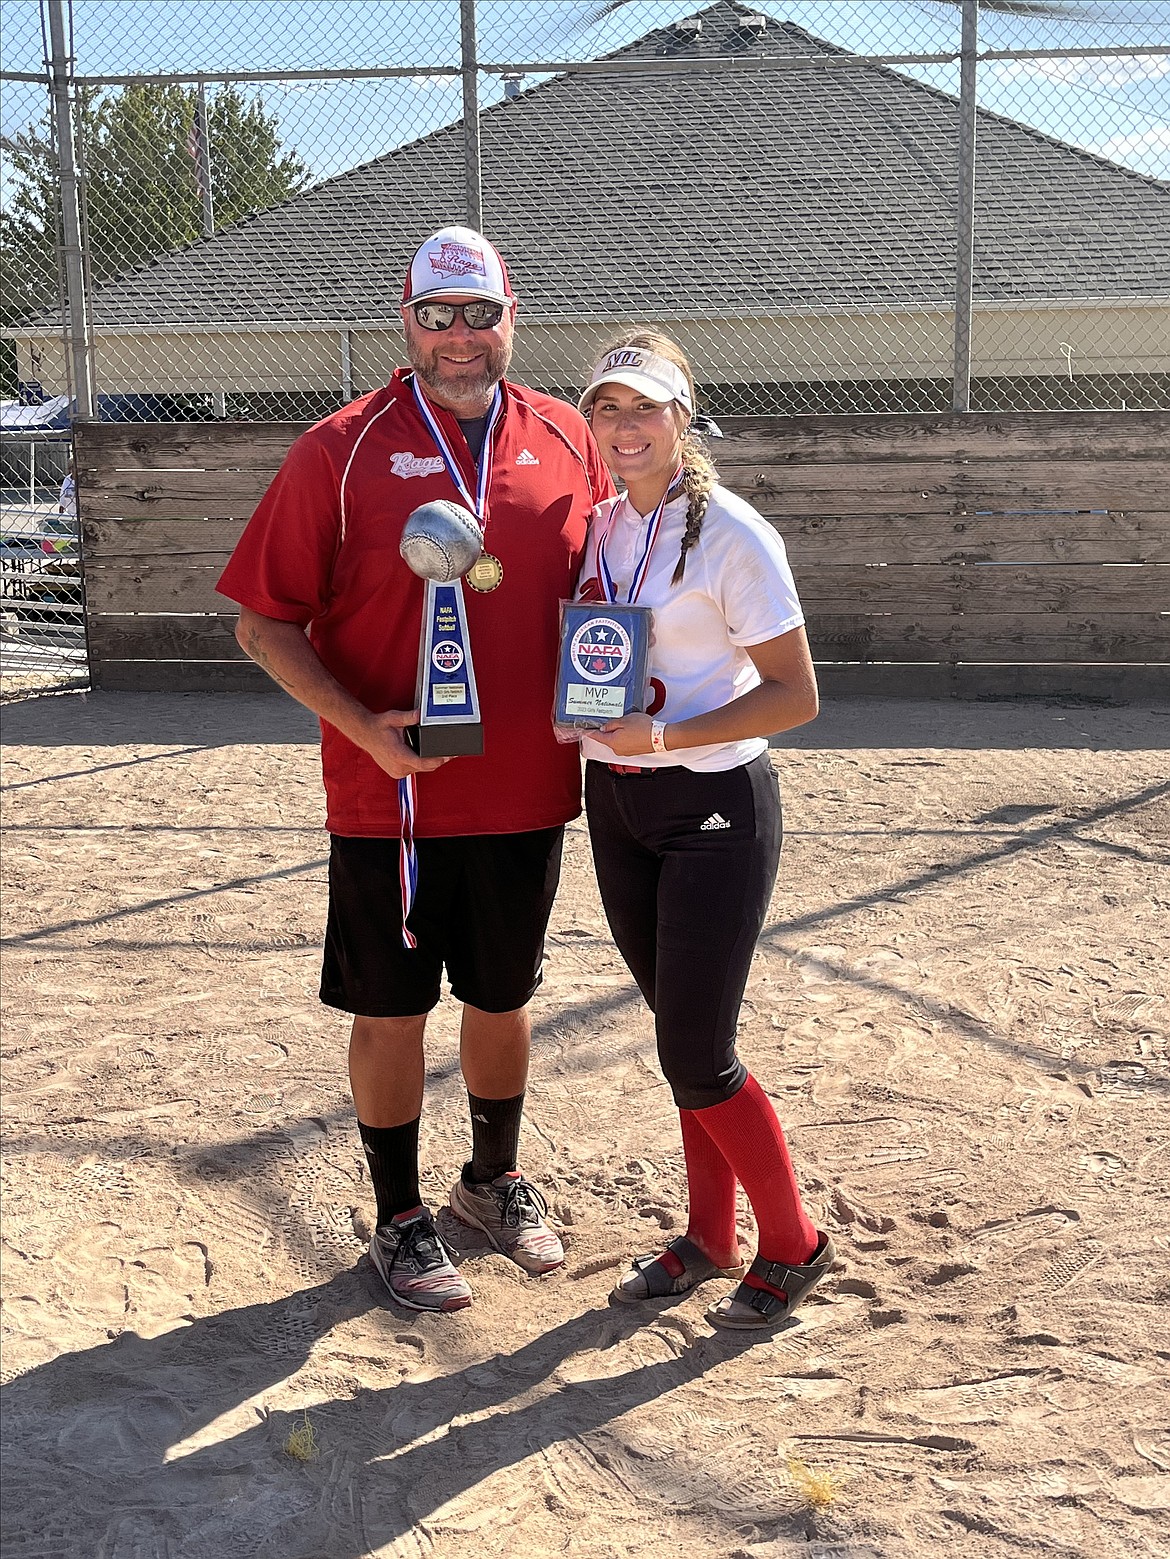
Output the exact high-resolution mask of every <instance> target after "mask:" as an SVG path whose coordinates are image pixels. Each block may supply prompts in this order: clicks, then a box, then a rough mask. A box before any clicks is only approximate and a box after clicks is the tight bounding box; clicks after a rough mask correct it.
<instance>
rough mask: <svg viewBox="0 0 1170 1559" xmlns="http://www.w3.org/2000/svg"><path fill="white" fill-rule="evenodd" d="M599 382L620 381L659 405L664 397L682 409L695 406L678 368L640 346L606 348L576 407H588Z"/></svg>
mask: <svg viewBox="0 0 1170 1559" xmlns="http://www.w3.org/2000/svg"><path fill="white" fill-rule="evenodd" d="M603 384H624V385H626V386H627V387H628V388H629V389H631V390H637V392H638V394H639V395H645V396H646V398H647V399H648V400H652V401H657V402H658V403H659V405H662V406H665V405H666V403H667V401H677V402H678V403H679V405H680V406H681V407H682V408H683V409H684V411H688V412H693V411H694V409H695V407H694V403H693V401H692V400H691V387H690V385H689V384H688V383H687V376H686V374H684V373H683V371H682V369H681V368H679V367H677V366H676V365H675V364H674V363H672V362H671V361H670V360H669V359H668V358H665V357H659V356H658V354H657V353H656V352H647V351H646V350H645V348H644V347H640V346H619V347H615V348H614V350H613V351H612V352H607V353H606V354H605V356H604V357H603V358H602V359H601V361H600V362H599V363H598V365H597V367H596V368H595V369H594V370H593V377H592V378H591V379H590V381H589V384H588V387H587V388H586V390H585V393H584V394H583V395H582V397H581V399H580V400H579V401H578V402H577V407H578V409H579V410H580V411H588V409H589V407H590V406H592V405H593V399H594V396H595V395H596V394H597V392H598V390H599V389H600V388H601V386H602V385H603Z"/></svg>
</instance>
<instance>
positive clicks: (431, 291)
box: [402, 227, 512, 307]
mask: <svg viewBox="0 0 1170 1559" xmlns="http://www.w3.org/2000/svg"><path fill="white" fill-rule="evenodd" d="M469 294H470V295H474V296H475V297H477V298H490V299H491V300H492V302H494V303H511V302H512V284H511V282H510V281H509V280H508V268H507V266H506V265H505V264H504V259H503V256H502V255H501V254H500V252H499V250H498V249H497V248H495V246H494V245H493V244H490V243H488V241H487V239H486V238H485V237H484V236H483V234H482V233H477V232H475V230H474V229H473V228H470V227H441V228H440V229H439V231H438V232H437V233H432V234H431V236H430V237H429V238H427V239H424V240H423V242H422V243H421V244H419V246H418V248H417V249H416V250H415V252H414V258H413V259H412V260H411V262H410V268H409V270H408V271H407V273H406V282H405V285H404V286H403V288H402V302H403V305H404V307H405V306H409V305H410V304H412V303H421V302H422V300H423V299H424V298H450V297H466V296H468V295H469Z"/></svg>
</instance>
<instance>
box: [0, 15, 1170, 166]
mask: <svg viewBox="0 0 1170 1559" xmlns="http://www.w3.org/2000/svg"><path fill="white" fill-rule="evenodd" d="M757 4H758V8H759V9H761V10H766V11H768V12H769V13H770V14H771V15H774V16H777V17H780V18H782V19H785V20H788V21H792V22H796V23H798V24H799V25H801V26H803V27H806V28H807V29H808V30H809V31H810V32H812V33H815V34H816V35H818V36H820V37H823V38H825V39H828V40H829V41H831V42H833V43H836V44H838V45H841V46H843V47H845V48H848V49H851V50H853V51H855V52H857V53H902V52H933V51H940V52H941V51H944V50H951V49H954V48H956V47H957V39H958V27H959V24H958V13H957V11H956V10H955V8H953V7H952V6H950V5H947V4H945V3H943V0H757ZM700 8H701V7H700V5H699V4H698V3H696V0H636V3H633V4H630V5H628V6H626V7H625V8H623V10H622V11H621V12H619V13H617V14H616V15H614V16H611V17H608V18H606V19H605V20H604V21H603V22H601V23H600V24H594V25H587V23H588V19H589V15H590V11H591V7H590V6H589V5H588V4H587V3H583V0H582V3H578V0H480V5H479V9H478V18H479V20H478V26H479V52H480V58H481V59H483V60H485V61H492V62H495V63H504V62H507V61H509V60H518V59H523V60H525V61H539V60H553V59H565V58H588V57H590V56H592V55H596V54H602V53H607V52H609V51H610V50H613V49H616V48H620V47H621V46H622V45H623V44H626V43H629V42H631V41H632V40H633V39H635V38H637V37H639V36H640V35H641V34H642V33H644V32H647V31H649V30H650V29H652V28H654V27H657V26H661V25H662V24H663V23H664V22H668V21H670V20H673V19H675V18H677V17H679V16H685V15H688V14H691V13H692V12H694V11H695V10H697V9H700ZM74 15H75V39H76V51H77V57H78V66H77V68H78V70H79V72H81V73H83V74H115V73H128V72H133V71H139V70H140V71H198V70H204V71H216V70H282V69H312V68H339V69H345V68H349V69H357V68H361V67H367V68H368V67H370V66H376V65H398V66H412V67H418V75H417V76H415V77H412V78H407V79H405V80H398V81H394V82H388V83H376V84H375V83H370V84H361V83H353V84H347V83H341V84H333V83H330V84H323V83H301V84H295V83H290V84H288V85H284V86H282V85H276V84H269V85H265V87H264V88H263V89H262V91H263V97H264V100H265V103H266V104H267V106H268V107H269V109H271V110H272V111H273V112H275V113H276V114H277V115H278V116H279V119H280V122H281V125H282V127H283V137H284V140H285V143H286V144H287V145H289V146H291V147H293V148H295V149H296V150H297V152H298V153H299V154H300V155H301V157H302V158H303V160H304V161H305V162H306V163H307V164H308V165H309V167H310V168H311V170H312V173H313V176H314V178H322V177H326V176H328V175H329V174H332V173H337V172H340V171H342V170H343V169H344V168H346V167H351V166H354V165H355V164H358V163H362V162H366V161H368V160H369V159H370V158H372V157H375V156H379V155H381V154H382V153H384V152H386V151H388V150H390V149H391V148H392V147H393V146H395V145H398V144H401V142H403V141H406V140H412V139H414V138H415V137H417V136H419V135H423V134H425V133H426V132H427V131H428V130H430V129H433V128H435V127H436V126H438V125H440V124H443V123H447V122H449V121H450V120H452V119H454V118H457V117H458V114H459V109H460V95H459V85H458V82H457V81H449V80H448V81H444V80H442V79H441V78H434V77H430V78H428V77H427V76H426V70H427V68H428V67H432V68H433V67H437V66H443V65H454V64H456V63H457V62H458V55H459V7H458V0H75V4H74ZM0 30H2V35H3V45H4V65H5V68H7V69H9V70H37V69H39V68H40V64H41V60H42V56H43V48H42V42H41V21H40V7H39V3H38V0H0ZM982 44H983V47H985V48H1032V49H1039V48H1061V47H1104V46H1123V45H1126V44H1128V45H1156V46H1164V47H1165V48H1166V49H1167V50H1168V51H1170V0H1110V3H1109V4H1105V3H1103V0H1099V3H1086V4H1085V6H1084V8H1083V10H1082V11H1081V12H1079V13H1078V15H1077V17H1076V18H1071V19H1070V18H1068V17H1066V18H1064V19H1062V20H1060V21H1046V20H1040V19H1038V18H1034V17H1033V18H1025V17H1002V16H996V15H994V14H992V13H990V12H985V13H984V18H983V28H982ZM914 73H915V74H918V75H919V76H920V77H921V78H922V79H923V80H928V81H930V82H931V83H932V84H934V85H936V86H939V87H942V88H943V89H944V90H948V91H955V90H957V71H956V69H955V67H935V68H931V67H922V68H920V69H918V70H917V71H915V72H914ZM535 79H536V78H530V79H529V81H528V82H526V85H531V84H533V81H534V80H535ZM484 89H485V98H488V99H489V100H490V96H491V95H492V94H493V93H498V91H499V84H498V81H495V80H493V81H490V82H485V83H484ZM980 100H981V104H982V106H984V107H986V108H990V109H993V110H995V111H996V112H997V113H1001V114H1004V115H1006V116H1007V117H1010V118H1014V119H1019V120H1022V121H1024V122H1026V123H1029V124H1033V125H1035V126H1037V127H1038V128H1039V129H1042V130H1045V131H1047V132H1048V133H1049V134H1052V135H1055V136H1058V137H1060V138H1061V139H1062V140H1067V141H1072V142H1074V143H1076V144H1078V145H1082V146H1086V147H1089V148H1090V149H1092V150H1094V151H1098V152H1101V153H1102V154H1103V155H1105V156H1109V157H1112V158H1113V159H1114V160H1116V161H1118V162H1123V163H1125V164H1127V165H1128V166H1130V167H1134V168H1137V169H1139V170H1140V171H1142V172H1145V173H1149V174H1153V175H1155V176H1156V177H1160V178H1170V52H1168V53H1167V54H1166V55H1163V56H1162V57H1160V58H1153V57H1145V58H1143V57H1140V56H1130V57H1128V58H1125V59H1121V60H1080V61H1069V60H1061V61H1026V62H1025V61H1017V62H1004V63H989V64H987V65H985V66H983V67H982V68H981V71H980ZM41 103H42V94H41V93H40V90H39V89H38V88H37V87H36V86H32V85H23V84H12V83H6V84H5V92H4V102H3V126H4V129H5V131H8V132H11V131H12V130H13V129H16V128H20V127H22V126H23V125H24V124H26V123H27V122H28V121H29V120H30V119H33V118H36V117H38V115H39V112H40V109H41Z"/></svg>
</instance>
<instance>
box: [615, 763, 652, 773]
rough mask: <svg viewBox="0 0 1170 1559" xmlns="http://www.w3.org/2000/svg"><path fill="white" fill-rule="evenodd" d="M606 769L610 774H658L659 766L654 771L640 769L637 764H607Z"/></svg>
mask: <svg viewBox="0 0 1170 1559" xmlns="http://www.w3.org/2000/svg"><path fill="white" fill-rule="evenodd" d="M606 768H607V769H608V770H609V772H610V773H611V774H660V773H661V772H662V768H661V766H660V767H659V768H655V769H640V768H638V766H637V764H628V763H607V764H606Z"/></svg>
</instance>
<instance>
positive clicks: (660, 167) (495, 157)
mask: <svg viewBox="0 0 1170 1559" xmlns="http://www.w3.org/2000/svg"><path fill="white" fill-rule="evenodd" d="M3 20H4V30H5V65H6V70H7V72H8V74H7V77H6V80H5V103H4V148H5V152H6V162H7V166H6V170H5V174H4V180H3V197H4V198H3V205H4V210H3V216H2V223H3V231H2V237H3V249H4V261H5V267H4V269H5V282H4V296H3V315H2V318H0V324H2V325H3V326H4V327H5V330H4V340H3V342H2V343H0V351H2V353H3V362H2V365H0V366H2V368H3V373H4V379H5V387H4V392H3V393H4V395H5V396H6V397H11V398H12V399H13V400H23V401H25V402H26V403H35V402H38V401H40V400H42V399H44V400H48V399H51V398H52V397H54V396H56V395H66V396H71V397H73V398H74V399H75V401H76V404H77V409H78V411H79V413H80V414H82V415H90V416H96V417H98V418H102V419H118V418H127V419H130V420H141V419H144V418H183V419H188V418H192V417H224V416H226V417H230V418H245V419H247V418H252V419H255V418H285V417H293V418H299V417H306V416H315V415H318V414H321V413H323V412H325V411H327V410H329V409H332V408H333V407H335V406H337V405H339V404H342V403H344V402H345V401H346V400H348V399H350V398H352V397H353V396H354V395H357V394H360V393H361V392H363V391H365V390H368V389H371V388H373V387H375V386H377V385H379V384H381V383H383V382H384V381H385V379H386V378H387V376H388V374H389V372H390V371H391V369H392V368H393V367H394V366H395V365H396V364H397V363H399V362H400V361H401V360H402V351H403V348H402V339H401V335H400V333H399V330H398V319H397V304H398V299H399V294H400V288H401V277H402V274H403V271H404V267H405V264H406V261H407V258H408V256H409V254H410V252H411V250H412V249H413V247H414V246H415V244H416V243H417V241H418V240H419V238H420V237H422V236H423V235H425V234H426V233H427V232H428V231H431V230H433V229H435V228H436V227H439V226H441V225H443V224H445V223H447V222H450V221H452V220H467V221H469V222H470V223H471V224H472V225H478V226H482V227H483V229H484V230H485V231H486V232H487V233H488V234H489V236H490V237H491V238H493V239H494V240H495V242H496V243H497V244H498V245H499V247H500V248H501V249H502V250H503V252H504V253H505V255H506V257H507V259H508V261H509V264H510V266H511V268H512V272H513V280H514V283H515V285H516V289H517V292H518V294H519V297H520V304H521V312H520V321H521V328H520V329H519V330H518V333H517V355H516V360H515V366H514V376H515V377H516V378H518V379H520V380H522V381H525V382H528V383H531V384H534V385H538V386H541V387H544V388H548V389H552V390H554V391H557V390H559V391H561V392H563V393H569V392H573V391H575V389H576V387H577V386H578V385H579V384H580V382H581V380H582V377H583V375H584V373H585V370H586V367H587V365H588V363H589V361H590V359H591V358H592V357H593V356H594V354H595V353H596V351H597V348H598V346H599V344H600V343H601V342H603V341H604V340H605V339H606V338H607V337H608V336H609V335H611V334H613V333H614V332H615V331H616V330H618V329H620V328H621V327H622V326H624V325H626V324H629V323H631V322H634V321H643V320H651V321H655V322H658V321H661V322H665V323H666V324H667V326H668V328H670V329H672V330H673V331H674V332H675V333H676V334H677V335H678V337H679V338H680V340H681V341H682V343H683V344H684V346H685V347H687V348H688V349H689V351H690V353H691V354H692V357H693V360H694V362H695V366H696V370H697V377H698V378H699V379H700V381H701V383H702V385H703V386H704V388H705V392H706V398H707V401H708V403H709V405H710V409H711V410H713V411H715V412H716V413H718V412H719V411H724V412H728V413H732V412H736V413H756V412H759V413H777V412H779V413H796V412H871V411H934V410H949V409H951V408H952V407H955V408H958V409H968V408H970V409H976V410H993V409H1000V408H1002V409H1005V410H1007V409H1013V410H1021V409H1030V408H1032V409H1060V408H1077V407H1096V408H1101V407H1107V408H1117V407H1129V408H1135V407H1148V406H1162V407H1165V406H1167V405H1170V375H1168V369H1170V323H1168V322H1170V187H1168V185H1167V182H1166V177H1167V174H1168V173H1170V100H1168V99H1170V26H1168V23H1170V5H1167V4H1166V3H1165V0H1155V3H1148V0H1146V3H1143V0H1116V3H1109V4H1107V5H1106V4H1102V3H1097V0H1053V3H1051V4H1044V3H1042V0H983V3H981V4H977V3H975V0H953V3H951V0H761V3H759V4H756V5H741V4H735V3H732V0H717V3H715V4H712V5H707V6H700V5H696V4H694V3H680V0H626V3H620V0H619V3H611V4H603V3H597V4H593V3H590V0H579V3H560V0H526V3H520V0H426V3H400V0H233V3H232V4H223V3H221V0H154V3H152V4H151V5H149V6H144V5H142V4H140V3H138V0H73V3H72V4H69V0H3Z"/></svg>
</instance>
